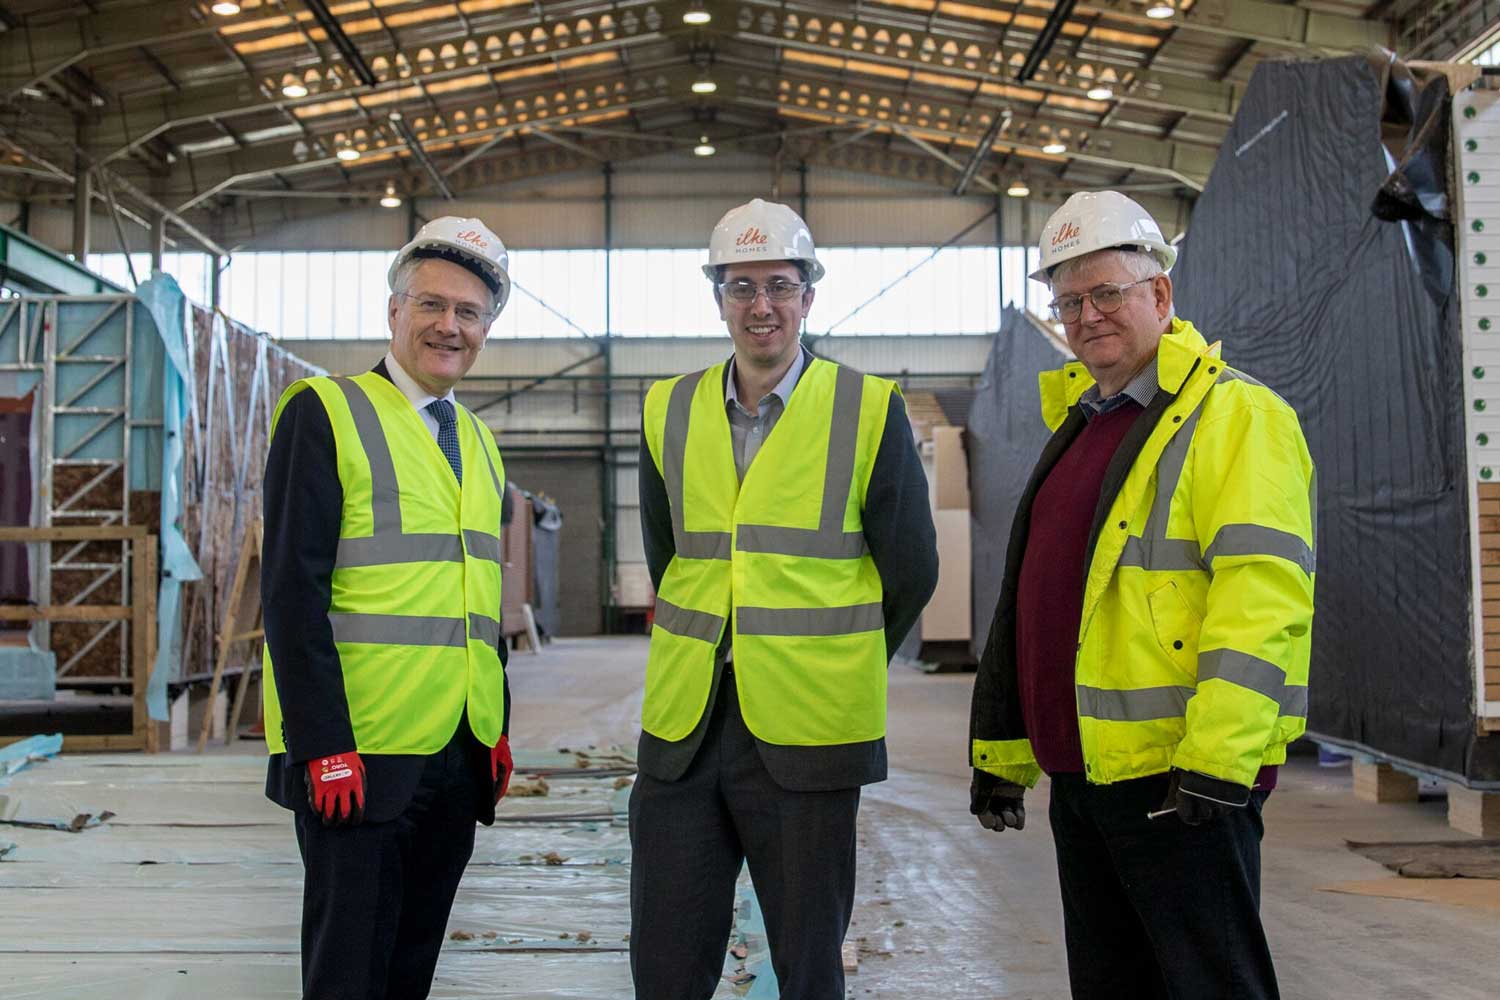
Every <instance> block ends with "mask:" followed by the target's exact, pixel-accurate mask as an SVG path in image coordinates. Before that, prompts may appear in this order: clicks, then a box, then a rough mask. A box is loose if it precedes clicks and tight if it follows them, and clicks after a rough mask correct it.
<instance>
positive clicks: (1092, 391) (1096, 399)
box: [1078, 354, 1161, 420]
mask: <svg viewBox="0 0 1500 1000" xmlns="http://www.w3.org/2000/svg"><path fill="white" fill-rule="evenodd" d="M1160 388H1161V385H1160V382H1159V380H1158V379H1157V377H1156V355H1154V354H1153V355H1152V356H1151V361H1150V363H1149V364H1147V365H1146V367H1144V368H1142V369H1141V370H1140V371H1139V372H1137V373H1136V376H1135V378H1133V379H1131V380H1130V381H1129V382H1128V383H1127V384H1126V386H1125V388H1123V389H1121V390H1120V391H1119V392H1117V393H1115V394H1114V395H1113V396H1111V397H1109V398H1108V399H1104V398H1102V393H1100V392H1099V383H1098V382H1095V383H1094V384H1093V385H1091V386H1089V387H1088V388H1087V389H1085V390H1083V395H1082V396H1079V397H1078V406H1079V408H1080V409H1082V410H1083V417H1084V419H1085V420H1092V419H1094V418H1095V417H1097V416H1099V415H1100V414H1101V413H1108V412H1109V411H1111V410H1118V409H1119V408H1120V407H1122V406H1124V405H1125V404H1126V403H1127V402H1129V401H1130V400H1134V401H1135V402H1137V403H1139V404H1140V407H1141V409H1143V410H1144V409H1145V408H1146V407H1148V406H1150V405H1151V401H1152V400H1153V399H1155V398H1156V393H1157V391H1158V390H1159V389H1160Z"/></svg>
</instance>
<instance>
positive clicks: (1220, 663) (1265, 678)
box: [1198, 649, 1307, 716]
mask: <svg viewBox="0 0 1500 1000" xmlns="http://www.w3.org/2000/svg"><path fill="white" fill-rule="evenodd" d="M1208 680H1222V681H1228V682H1229V683H1231V684H1234V685H1237V686H1238V687H1242V688H1248V689H1249V690H1251V691H1254V692H1255V693H1256V694H1262V695H1265V696H1266V697H1267V698H1270V699H1271V700H1272V701H1274V702H1275V703H1276V704H1277V705H1278V706H1280V708H1279V709H1278V711H1279V713H1280V714H1281V715H1296V716H1305V715H1307V686H1306V685H1305V684H1299V685H1288V684H1287V683H1286V671H1285V670H1282V669H1281V668H1280V667H1278V666H1277V665H1276V664H1274V663H1272V662H1270V661H1269V660H1262V659H1261V658H1260V657H1258V656H1251V655H1250V654H1249V653H1242V652H1240V651H1239V650H1237V649H1210V650H1206V651H1204V652H1202V653H1199V654H1198V683H1199V684H1202V683H1203V682H1204V681H1208Z"/></svg>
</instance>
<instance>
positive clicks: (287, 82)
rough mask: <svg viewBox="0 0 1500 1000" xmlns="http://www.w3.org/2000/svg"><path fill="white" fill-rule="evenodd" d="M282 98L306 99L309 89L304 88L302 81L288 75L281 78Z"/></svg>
mask: <svg viewBox="0 0 1500 1000" xmlns="http://www.w3.org/2000/svg"><path fill="white" fill-rule="evenodd" d="M281 96H282V97H291V98H298V97H306V96H307V88H306V87H305V86H303V84H302V81H301V80H299V79H297V77H296V76H295V75H293V74H291V73H288V74H287V75H286V76H284V77H282V78H281Z"/></svg>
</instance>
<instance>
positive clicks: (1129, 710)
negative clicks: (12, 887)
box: [1078, 684, 1194, 722]
mask: <svg viewBox="0 0 1500 1000" xmlns="http://www.w3.org/2000/svg"><path fill="white" fill-rule="evenodd" d="M1193 693H1194V692H1193V689H1192V688H1190V687H1176V686H1171V687H1153V688H1136V689H1134V690H1129V691H1111V690H1108V689H1106V688H1096V687H1085V686H1084V685H1082V684H1080V685H1078V714H1079V715H1081V716H1087V717H1088V718H1090V719H1103V720H1105V721H1106V722H1149V721H1150V720H1152V719H1175V718H1180V717H1182V716H1185V715H1186V714H1187V703H1188V699H1189V698H1191V697H1192V696H1193Z"/></svg>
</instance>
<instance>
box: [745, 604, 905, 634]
mask: <svg viewBox="0 0 1500 1000" xmlns="http://www.w3.org/2000/svg"><path fill="white" fill-rule="evenodd" d="M734 614H735V619H736V623H737V624H736V628H737V630H738V631H739V634H740V635H852V634H853V633H856V632H873V631H875V630H876V629H880V628H884V627H885V615H884V614H883V613H882V612H881V609H880V605H879V604H854V605H850V606H848V607H842V608H735V609H734Z"/></svg>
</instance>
